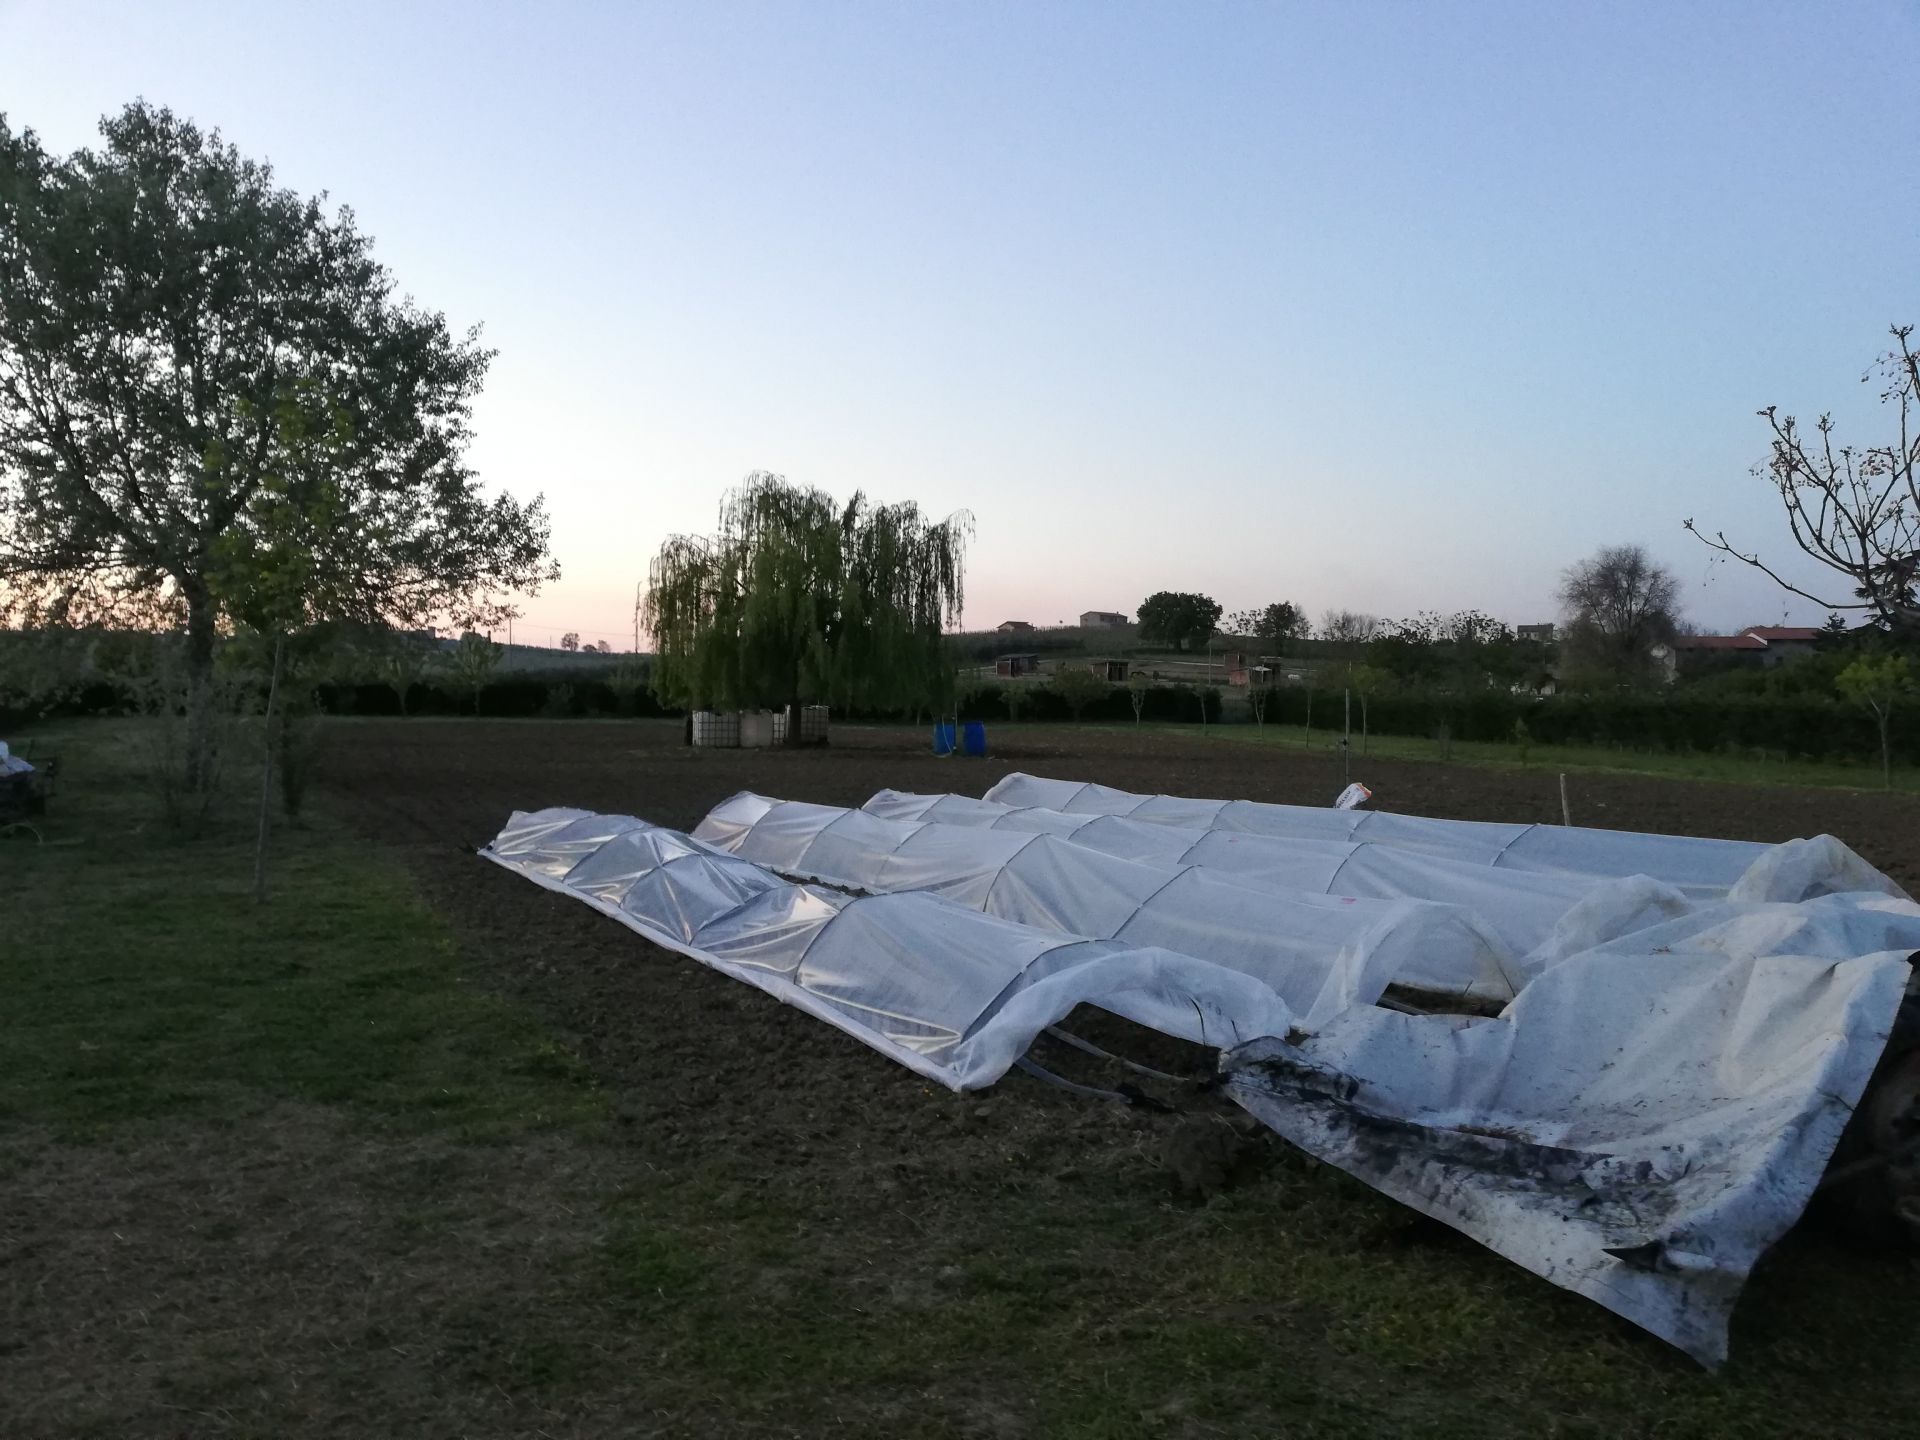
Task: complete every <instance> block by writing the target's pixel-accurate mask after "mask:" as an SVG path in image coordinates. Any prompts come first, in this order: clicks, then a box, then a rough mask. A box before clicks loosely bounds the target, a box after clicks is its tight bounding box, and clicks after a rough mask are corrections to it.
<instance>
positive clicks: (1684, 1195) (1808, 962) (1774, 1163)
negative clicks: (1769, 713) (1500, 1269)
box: [1222, 901, 1913, 1366]
mask: <svg viewBox="0 0 1920 1440" xmlns="http://www.w3.org/2000/svg"><path fill="white" fill-rule="evenodd" d="M1814 903H1815V904H1818V903H1819V902H1814ZM1887 903H1888V904H1890V905H1892V904H1902V903H1905V902H1893V901H1889V902H1887ZM1784 908H1806V907H1784ZM1908 908H1909V909H1911V907H1910V906H1909V907H1908ZM1839 914H1840V907H1833V908H1831V909H1830V911H1829V913H1827V914H1826V915H1824V916H1821V917H1816V918H1814V919H1813V920H1812V921H1811V922H1807V921H1805V920H1804V918H1803V920H1801V921H1793V920H1788V919H1786V917H1780V916H1775V917H1773V920H1772V925H1773V928H1774V929H1775V931H1776V932H1777V934H1778V936H1779V938H1780V939H1782V940H1784V941H1786V942H1788V943H1798V944H1801V945H1803V946H1810V947H1812V948H1811V949H1810V950H1807V951H1805V952H1803V953H1781V954H1762V955H1758V956H1755V955H1752V954H1748V955H1746V956H1739V957H1730V956H1729V955H1727V954H1726V953H1724V952H1722V953H1713V952H1712V951H1710V950H1703V951H1700V952H1698V953H1693V954H1686V955H1678V954H1660V955H1655V954H1640V955H1631V956H1628V955H1609V956H1601V955H1586V956H1581V957H1579V958H1578V959H1575V960H1572V961H1570V962H1568V963H1567V964H1565V965H1562V966H1559V967H1557V968H1555V969H1552V970H1549V971H1547V972H1546V973H1545V974H1543V975H1542V976H1541V977H1540V978H1539V979H1537V980H1535V981H1534V982H1533V984H1532V985H1530V986H1529V987H1528V988H1527V989H1526V990H1525V991H1524V992H1523V993H1522V994H1521V996H1520V998H1519V999H1518V1000H1516V1001H1515V1002H1514V1003H1513V1004H1512V1005H1510V1006H1509V1007H1508V1008H1507V1010H1506V1012H1505V1013H1504V1014H1503V1015H1501V1016H1500V1017H1499V1018H1498V1019H1493V1020H1484V1019H1482V1020H1472V1019H1466V1018H1463V1017H1457V1016H1437V1015H1434V1016H1410V1015H1396V1014H1393V1013H1390V1012H1388V1011H1384V1010H1377V1009H1364V1008H1362V1009H1355V1010H1352V1011H1349V1012H1347V1013H1346V1014H1344V1015H1342V1016H1340V1017H1338V1018H1337V1019H1335V1020H1334V1021H1333V1022H1332V1023H1331V1024H1329V1025H1326V1026H1324V1027H1321V1028H1320V1029H1319V1030H1318V1031H1317V1032H1316V1033H1313V1034H1311V1035H1308V1036H1306V1037H1304V1038H1300V1037H1295V1038H1296V1039H1298V1042H1299V1043H1297V1044H1289V1043H1288V1042H1287V1041H1286V1040H1283V1039H1277V1038H1265V1039H1261V1040H1256V1041H1253V1042H1251V1043H1249V1044H1248V1045H1245V1046H1243V1047H1241V1048H1240V1049H1238V1050H1236V1051H1234V1052H1233V1053H1231V1054H1230V1055H1228V1056H1226V1057H1224V1059H1223V1061H1222V1066H1223V1069H1224V1070H1225V1071H1226V1073H1227V1076H1228V1080H1227V1085H1226V1089H1227V1093H1228V1094H1229V1095H1230V1096H1231V1097H1232V1098H1233V1099H1234V1100H1235V1101H1237V1102H1238V1103H1239V1104H1241V1105H1242V1106H1244V1107H1245V1108H1246V1109H1247V1110H1249V1111H1250V1112H1251V1113H1253V1114H1254V1115H1255V1116H1257V1117H1258V1118H1259V1119H1260V1120H1262V1121H1263V1122H1265V1123H1266V1124H1267V1125H1269V1126H1271V1127H1272V1128H1273V1129H1274V1130H1275V1131H1277V1132H1278V1133H1279V1134H1280V1135H1282V1136H1284V1137H1285V1138H1286V1139H1288V1140H1290V1141H1292V1142H1293V1143H1294V1144H1296V1145H1298V1146H1300V1147H1301V1148H1302V1149H1303V1150H1306V1151H1307V1152H1308V1153H1310V1154H1312V1155H1314V1156H1316V1157H1318V1158H1319V1159H1321V1160H1324V1161H1326V1162H1327V1163H1328V1164H1331V1165H1336V1166H1338V1167H1339V1168H1340V1169H1342V1170H1345V1171H1346V1172H1347V1173H1348V1174H1350V1175H1354V1176H1357V1177H1358V1178H1360V1179H1361V1180H1364V1181H1366V1182H1367V1183H1368V1184H1369V1185H1372V1186H1373V1187H1375V1188H1376V1189H1378V1190H1380V1191H1382V1192H1384V1193H1385V1194H1387V1195H1390V1196H1392V1197H1393V1198H1394V1199H1396V1200H1399V1201H1401V1202H1402V1203H1403V1204H1406V1205H1409V1206H1411V1207H1412V1208H1413V1209H1415V1210H1418V1211H1420V1212H1421V1213H1422V1214H1425V1215H1428V1216H1431V1217H1433V1218H1434V1219H1436V1220H1441V1221H1444V1222H1445V1223H1447V1224H1449V1225H1451V1226H1453V1227H1454V1228H1456V1229H1458V1230H1461V1231H1463V1232H1464V1233H1466V1234H1468V1235H1470V1236H1472V1237H1473V1238H1474V1239H1476V1240H1478V1241H1479V1242H1480V1243H1481V1244H1483V1245H1486V1246H1488V1247H1489V1248H1491V1249H1493V1250H1495V1251H1496V1252H1498V1253H1499V1254H1501V1255H1504V1256H1506V1257H1507V1258H1508V1259H1509V1260H1512V1261H1514V1262H1515V1263H1517V1264H1519V1265H1522V1266H1524V1267H1526V1268H1527V1269H1528V1270H1531V1271H1533V1272H1534V1273H1535V1274H1536V1275H1539V1276H1541V1277H1543V1278H1545V1279H1547V1280H1551V1281H1552V1282H1553V1283H1554V1284H1556V1285H1560V1286H1563V1287H1565V1288H1566V1289H1569V1290H1573V1291H1575V1292H1577V1293H1579V1294H1581V1295H1584V1296H1586V1297H1587V1298H1588V1299H1590V1300H1593V1301H1595V1302H1597V1303H1598V1304H1601V1305H1604V1306H1605V1307H1606V1308H1607V1309H1609V1310H1611V1311H1613V1312H1614V1313H1616V1314H1618V1315H1622V1316H1624V1317H1626V1318H1627V1319H1628V1320H1631V1321H1633V1322H1634V1323H1635V1324H1637V1325H1640V1326H1642V1327H1643V1328H1645V1329H1647V1330H1650V1331H1651V1332H1653V1333H1654V1334H1655V1335H1658V1336H1660V1337H1661V1338H1662V1339H1664V1340H1667V1341H1670V1342H1671V1343H1673V1344H1674V1345H1677V1346H1679V1347H1680V1348H1681V1349H1682V1350H1685V1351H1686V1352H1687V1353H1688V1354H1689V1355H1692V1356H1693V1357H1694V1358H1695V1359H1697V1360H1699V1361H1700V1362H1701V1363H1702V1364H1705V1365H1708V1366H1714V1365H1718V1364H1719V1363H1720V1362H1721V1361H1722V1360H1724V1359H1725V1358H1726V1353H1727V1323H1728V1318H1729V1316H1730V1314H1731V1312H1732V1309H1733V1306H1734V1302H1735V1301H1736V1300H1737V1299H1738V1298H1739V1295H1740V1291H1741V1289H1742V1287H1743V1286H1744V1285H1745V1283H1746V1279H1747V1275H1748V1273H1749V1272H1750V1271H1751V1270H1752V1268H1753V1265H1754V1262H1755V1261H1756V1260H1757V1259H1758V1258H1759V1257H1760V1255H1761V1254H1762V1253H1764V1252H1765V1250H1766V1249H1767V1248H1768V1247H1769V1246H1771V1245H1772V1244H1773V1243H1774V1242H1775V1241H1777V1240H1778V1239H1779V1238H1780V1237H1781V1236H1782V1235H1784V1234H1785V1233H1786V1231H1787V1230H1788V1228H1789V1227H1791V1226H1792V1225H1793V1223H1794V1222H1795V1221H1796V1220H1797V1219H1798V1218H1799V1216H1800V1214H1801V1212H1802V1211H1803V1210H1804V1209H1805V1207H1806V1204H1807V1201H1808V1200H1809V1198H1810V1197H1811V1196H1812V1194H1813V1190H1814V1187H1815V1186H1816V1185H1817V1184H1818V1183H1819V1180H1820V1177H1821V1173H1822V1171H1823V1170H1824V1168H1825V1166H1826V1164H1827V1161H1828V1159H1829V1158H1830V1157H1831V1155H1832V1153H1833V1149H1834V1146H1835V1144H1836V1143H1837V1142H1838V1140H1839V1138H1840V1132H1841V1131H1842V1129H1844V1128H1845V1126H1846V1123H1847V1119H1848V1117H1849V1116H1850V1115H1851V1113H1852V1111H1853V1108H1854V1106H1855V1105H1856V1104H1858V1102H1859V1100H1860V1096H1861V1093H1862V1091H1863V1090H1864V1089H1865V1087H1866V1084H1867V1081H1868V1078H1869V1077H1870V1075H1871V1074H1872V1072H1873V1068H1874V1065H1875V1063H1876V1061H1877V1060H1878V1059H1879V1056H1880V1053H1881V1051H1882V1049H1883V1048H1884V1047H1885V1044H1886V1039H1887V1035H1888V1033H1889V1031H1890V1030H1891V1028H1892V1025H1893V1022H1894V1016H1895V1013H1896V1011H1897V1010H1898V1008H1899V1006H1900V1002H1901V997H1902V994H1903V993H1904V991H1905V989H1906V987H1907V984H1908V981H1909V976H1910V974H1911V968H1910V966H1909V965H1908V963H1907V959H1906V954H1907V952H1905V951H1894V952H1889V953H1879V954H1866V955H1856V956H1853V957H1851V958H1838V957H1835V956H1831V955H1822V954H1820V953H1818V952H1819V950H1821V949H1827V948H1842V949H1844V948H1845V947H1846V946H1847V945H1849V944H1851V943H1852V939H1851V938H1850V937H1849V936H1848V935H1847V933H1846V930H1845V927H1844V925H1841V924H1837V923H1836V922H1837V920H1838V917H1839ZM1745 923H1749V924H1751V920H1750V919H1747V920H1746V922H1745ZM1907 923H1908V924H1909V925H1911V924H1912V923H1913V917H1912V916H1911V915H1909V916H1908V917H1907ZM1709 928H1711V927H1709ZM1722 938H1724V937H1722ZM1911 939H1912V937H1911V934H1909V936H1908V943H1911Z"/></svg>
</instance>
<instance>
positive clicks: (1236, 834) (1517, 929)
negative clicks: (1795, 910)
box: [861, 790, 1864, 986]
mask: <svg viewBox="0 0 1920 1440" xmlns="http://www.w3.org/2000/svg"><path fill="white" fill-rule="evenodd" d="M861 808H862V809H864V810H865V811H866V812H867V813H868V814H870V815H875V816H879V817H882V818H886V819H896V820H924V821H927V822H929V823H933V824H941V825H956V826H977V827H982V828H986V829H992V830H1007V831H1033V830H1039V831H1044V832H1046V833H1048V834H1054V835H1062V836H1066V837H1068V838H1070V839H1071V840H1072V841H1073V842H1074V843H1075V844H1078V845H1085V846H1087V847H1089V848H1090V849H1094V850H1100V851H1103V852H1105V853H1107V854H1109V855H1119V856H1122V857H1124V858H1126V859H1130V860H1142V861H1149V862H1152V863H1155V864H1161V865H1199V866H1202V867H1204V868H1205V869H1207V870H1209V871H1212V872H1213V873H1215V874H1219V875H1222V876H1226V877H1230V878H1232V879H1234V880H1236V881H1238V882H1240V883H1242V884H1246V885H1251V886H1256V887H1260V888H1264V889H1273V890H1294V891H1308V892H1312V893H1315V894H1328V895H1352V896H1359V897H1363V898H1370V899H1376V900H1396V899H1404V900H1435V901H1441V902H1444V903H1447V904H1451V905H1458V906H1461V907H1463V908H1465V909H1466V910H1468V911H1469V912H1470V913H1471V914H1472V915H1473V917H1474V918H1475V919H1476V920H1478V921H1479V922H1480V923H1481V924H1482V925H1483V926H1484V927H1485V928H1486V930H1487V931H1488V932H1490V933H1491V934H1492V935H1494V936H1495V937H1496V938H1498V939H1499V940H1500V941H1501V943H1502V944H1503V945H1504V946H1505V948H1506V950H1507V952H1508V954H1509V955H1511V956H1513V957H1515V958H1514V959H1513V960H1512V961H1510V962H1506V963H1503V964H1502V966H1501V971H1502V975H1503V977H1504V978H1506V979H1507V980H1508V981H1509V982H1511V983H1513V984H1514V985H1516V986H1518V985H1519V984H1521V983H1524V981H1525V980H1526V978H1527V977H1529V976H1530V975H1532V974H1533V973H1534V972H1535V971H1536V970H1537V969H1538V968H1539V966H1540V965H1541V964H1543V963H1546V960H1547V959H1548V958H1550V957H1558V956H1561V955H1565V954H1570V953H1572V952H1573V951H1574V950H1578V949H1584V948H1585V947H1586V946H1588V945H1592V944H1597V943H1598V942H1599V941H1601V940H1605V939H1611V938H1613V937H1615V936H1617V935H1623V934H1627V933H1629V932H1631V931H1633V930H1635V929H1638V928H1639V927H1641V926H1643V925H1648V924H1652V923H1654V922H1655V921H1657V920H1662V919H1666V918H1667V917H1669V916H1672V915H1676V914H1679V913H1681V912H1683V911H1685V910H1686V909H1687V908H1688V907H1689V905H1690V904H1691V903H1692V902H1691V901H1690V900H1689V898H1688V897H1687V896H1686V895H1685V894H1683V893H1682V892H1681V891H1679V890H1678V889H1676V888H1674V887H1673V886H1670V885H1664V884H1662V883H1660V882H1658V881H1654V880H1649V879H1647V878H1646V877H1645V876H1638V875H1636V876H1631V877H1628V878H1626V879H1603V878H1599V877H1596V876H1592V875H1571V874H1561V873H1555V872H1550V871H1538V872H1534V871H1521V870H1500V869H1496V868H1494V867H1492V866H1489V865H1485V864H1482V863H1479V862H1476V861H1472V860H1457V859H1455V858H1453V857H1452V856H1450V855H1445V854H1440V853H1437V852H1435V851H1432V850H1425V849H1410V848H1404V847H1401V846H1397V845H1385V844H1380V843H1379V842H1376V841H1371V840H1333V839H1323V838H1311V839H1302V838H1300V837H1297V836H1276V835H1257V834H1250V833H1248V832H1246V831H1241V830H1198V829H1190V828H1188V827H1186V826H1184V825H1172V824H1166V823H1156V822H1154V821H1149V820H1135V819H1133V818H1131V817H1129V816H1125V815H1116V814H1101V813H1082V814H1067V813H1064V812H1062V811H1059V810H1047V809H1041V808H1023V809H1016V808H1014V807H1012V806H1009V805H1003V804H1001V803H999V802H998V801H993V800H973V799H969V798H968V797H966V796H964V795H914V794H908V793H906V792H903V791H899V790H882V791H880V792H879V793H878V794H876V795H875V796H873V798H872V799H870V800H868V801H867V803H866V804H865V805H864V806H862V807H861ZM1849 853H1851V852H1849ZM1856 858H1857V857H1856ZM1862 863H1864V862H1862ZM1397 978H1400V980H1401V983H1402V984H1412V983H1414V982H1413V981H1412V980H1411V979H1409V978H1405V977H1397Z"/></svg>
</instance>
